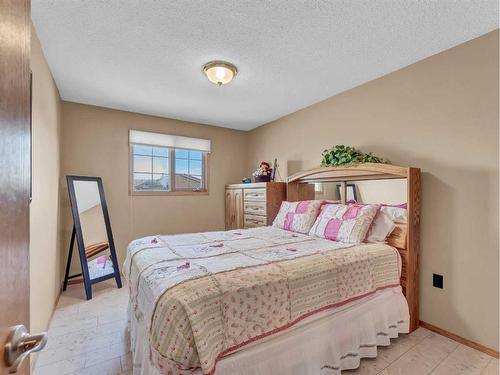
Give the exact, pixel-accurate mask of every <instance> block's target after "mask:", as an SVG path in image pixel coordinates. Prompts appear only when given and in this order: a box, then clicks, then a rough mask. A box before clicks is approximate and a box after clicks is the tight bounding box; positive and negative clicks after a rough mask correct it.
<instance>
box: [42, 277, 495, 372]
mask: <svg viewBox="0 0 500 375" xmlns="http://www.w3.org/2000/svg"><path fill="white" fill-rule="evenodd" d="M127 294H128V291H127V288H126V287H125V288H122V289H116V288H115V286H114V284H113V283H111V282H109V283H101V284H98V285H96V286H94V298H93V299H92V300H91V301H86V300H85V298H84V292H83V287H82V286H81V285H72V286H70V287H69V288H68V291H66V292H65V293H63V295H62V296H61V298H60V300H59V304H58V305H57V309H56V311H55V313H54V317H53V319H52V322H51V324H50V327H49V341H48V344H47V347H46V348H45V349H44V350H43V351H42V352H41V353H40V355H39V357H38V359H37V361H36V368H35V371H34V375H64V374H73V375H132V359H131V355H130V354H129V353H128V347H129V343H128V335H127V333H126V325H127V317H126V306H127V300H128V295H127ZM342 374H343V375H344V374H345V375H396V374H397V375H425V374H433V375H445V374H446V375H448V374H450V375H451V374H453V375H498V374H499V367H498V359H495V358H492V357H490V356H488V355H486V354H484V353H481V352H479V351H477V350H474V349H471V348H469V347H467V346H464V345H462V344H459V343H457V342H455V341H452V340H450V339H448V338H446V337H443V336H440V335H437V334H435V333H432V332H430V331H428V330H426V329H424V328H419V329H418V330H416V331H415V332H413V333H412V334H410V335H405V336H402V337H400V338H398V339H396V340H393V343H392V345H391V346H390V347H380V348H379V355H378V357H377V358H376V359H363V360H362V362H361V366H360V368H359V369H357V370H353V371H344V372H343V373H342Z"/></svg>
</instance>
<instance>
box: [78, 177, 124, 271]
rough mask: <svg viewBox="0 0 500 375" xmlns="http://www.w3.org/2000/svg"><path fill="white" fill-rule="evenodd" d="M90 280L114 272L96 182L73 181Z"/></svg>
mask: <svg viewBox="0 0 500 375" xmlns="http://www.w3.org/2000/svg"><path fill="white" fill-rule="evenodd" d="M73 184H74V188H75V198H76V204H77V207H78V215H79V218H80V226H81V230H82V236H83V243H84V246H85V256H86V259H87V266H88V271H89V277H90V279H91V280H92V279H97V278H99V277H102V276H105V275H109V274H112V273H113V272H114V268H113V262H112V258H111V252H110V247H109V241H108V235H107V231H106V224H105V221H104V213H103V210H102V205H101V198H100V195H99V186H98V185H97V181H74V182H73Z"/></svg>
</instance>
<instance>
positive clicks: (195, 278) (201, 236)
mask: <svg viewBox="0 0 500 375" xmlns="http://www.w3.org/2000/svg"><path fill="white" fill-rule="evenodd" d="M124 270H125V272H126V275H127V277H128V278H129V288H130V313H131V315H132V320H134V321H136V322H141V325H142V326H143V329H142V335H143V336H144V335H145V336H147V337H142V338H141V342H145V340H147V341H146V342H147V343H148V346H149V356H148V357H149V358H148V361H150V363H151V364H152V366H154V367H155V368H156V369H158V370H159V371H160V373H166V374H168V373H172V374H187V373H192V372H193V371H198V372H200V373H203V374H213V373H214V372H215V369H216V364H217V362H218V361H219V360H221V359H222V358H223V357H227V356H228V355H229V354H231V353H234V352H236V351H238V350H241V349H242V348H247V347H248V346H249V345H251V344H253V343H256V342H261V341H262V340H264V339H266V338H270V337H273V336H276V335H278V334H280V333H282V332H284V331H286V330H290V329H292V328H294V327H296V326H297V325H298V324H299V323H301V322H302V321H304V320H305V319H310V318H311V317H313V316H319V314H320V313H322V312H325V311H327V310H331V309H334V308H338V307H339V306H342V305H344V304H349V303H352V302H353V301H356V300H360V299H363V298H367V297H369V296H371V295H374V294H375V293H376V292H377V291H381V290H383V289H390V288H399V277H400V257H399V253H398V252H397V250H396V249H394V248H392V247H390V246H388V245H385V244H363V245H352V244H343V243H338V242H333V241H328V240H324V239H320V238H316V237H311V236H307V235H301V234H297V233H293V232H288V231H284V230H281V229H278V228H273V227H263V228H253V229H247V230H236V231H227V232H206V233H195V234H184V235H172V236H152V237H146V238H143V239H140V240H136V241H134V242H132V243H131V244H130V246H129V248H128V255H127V259H126V261H125V265H124ZM401 297H402V295H401ZM131 338H132V346H134V345H135V344H136V343H135V342H134V340H136V339H137V338H134V334H132V337H131Z"/></svg>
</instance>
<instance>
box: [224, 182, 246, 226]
mask: <svg viewBox="0 0 500 375" xmlns="http://www.w3.org/2000/svg"><path fill="white" fill-rule="evenodd" d="M225 200H226V230H231V229H238V228H242V227H243V190H242V189H226V199H225Z"/></svg>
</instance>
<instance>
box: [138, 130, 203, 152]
mask: <svg viewBox="0 0 500 375" xmlns="http://www.w3.org/2000/svg"><path fill="white" fill-rule="evenodd" d="M129 141H130V143H136V144H143V145H151V146H160V147H169V148H176V149H185V150H196V151H202V152H210V139H201V138H191V137H182V136H179V135H169V134H162V133H152V132H143V131H139V130H130V133H129Z"/></svg>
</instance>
